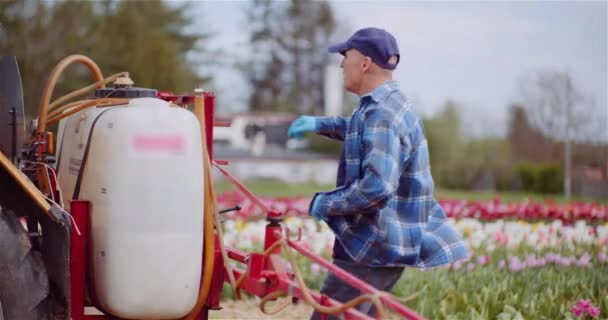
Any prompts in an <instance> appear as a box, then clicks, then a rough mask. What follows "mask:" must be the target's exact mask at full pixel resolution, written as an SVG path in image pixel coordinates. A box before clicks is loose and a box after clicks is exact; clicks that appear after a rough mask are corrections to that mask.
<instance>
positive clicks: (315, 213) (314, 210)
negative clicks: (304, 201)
mask: <svg viewBox="0 0 608 320" xmlns="http://www.w3.org/2000/svg"><path fill="white" fill-rule="evenodd" d="M320 202H321V195H320V194H317V195H316V196H315V197H314V199H312V203H311V204H310V216H311V217H313V218H315V219H317V220H327V218H326V217H324V216H323V215H322V214H321V211H320V209H321V208H320V204H319V203H320Z"/></svg>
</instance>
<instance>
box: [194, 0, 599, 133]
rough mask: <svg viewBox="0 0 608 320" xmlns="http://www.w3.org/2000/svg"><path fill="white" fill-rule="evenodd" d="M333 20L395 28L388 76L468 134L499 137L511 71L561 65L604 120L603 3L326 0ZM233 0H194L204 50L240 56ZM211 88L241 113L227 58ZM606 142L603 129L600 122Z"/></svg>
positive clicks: (513, 92) (511, 92) (341, 34)
mask: <svg viewBox="0 0 608 320" xmlns="http://www.w3.org/2000/svg"><path fill="white" fill-rule="evenodd" d="M331 4H332V6H333V8H334V14H335V16H336V18H337V20H338V22H339V24H340V29H339V31H338V33H337V35H336V40H343V39H342V38H346V37H348V35H350V34H351V33H352V32H353V31H355V30H357V29H359V28H361V27H365V26H375V27H380V28H385V29H387V30H389V31H390V32H391V33H393V34H394V35H395V37H396V38H397V41H398V43H399V46H400V50H401V54H402V60H401V63H400V65H399V67H398V69H397V70H396V72H395V74H394V76H395V78H396V79H397V80H398V81H399V82H400V83H401V84H402V88H403V90H404V91H405V92H406V94H408V95H409V96H410V97H411V98H412V99H413V100H414V101H415V103H416V105H417V109H418V111H419V112H420V113H421V114H423V115H432V114H434V113H435V112H437V111H438V110H440V109H441V106H442V105H443V104H444V103H445V101H446V100H448V99H453V100H455V101H457V102H459V103H460V104H461V105H462V106H463V110H462V111H463V112H462V117H463V120H464V122H465V127H466V129H467V131H468V133H470V134H473V135H486V134H490V135H501V134H504V133H505V131H506V121H507V118H508V115H507V107H508V105H509V104H510V103H512V102H514V101H516V100H517V96H518V95H517V93H518V91H517V85H518V80H519V79H520V78H521V76H522V75H523V74H525V73H527V72H533V71H534V70H539V69H553V70H559V71H566V72H568V73H570V75H571V76H572V78H573V80H574V83H575V85H576V86H578V88H579V89H580V90H581V91H583V92H585V93H587V94H588V95H590V96H592V98H593V99H594V100H595V104H596V111H595V112H597V113H598V116H599V119H601V121H603V126H604V128H607V127H606V126H607V124H608V101H607V100H608V91H607V90H608V89H607V88H608V80H607V79H608V65H607V60H608V54H607V37H608V34H607V15H608V8H607V2H606V1H595V2H574V1H569V2H549V1H526V2H523V1H522V2H515V1H510V2H491V1H478V2H464V1H449V2H443V1H442V2H439V1H433V2H428V1H425V2H410V1H332V2H331ZM245 7H247V3H246V2H243V1H200V2H194V4H193V7H192V11H191V13H192V14H193V15H196V16H198V17H201V19H199V20H198V22H197V23H199V24H200V26H201V28H204V29H205V30H211V31H213V32H214V33H215V34H216V36H215V37H214V39H213V43H212V44H211V47H212V48H221V49H223V50H224V51H226V52H227V53H229V55H228V57H229V59H228V60H230V58H236V59H244V58H246V56H247V50H248V49H247V36H248V30H247V24H246V20H245V14H244V10H245ZM210 72H212V73H213V74H214V76H215V83H214V90H216V92H217V94H218V99H219V106H220V108H224V111H225V112H226V111H242V110H244V108H245V107H244V106H245V105H246V98H247V96H248V92H249V88H248V86H247V83H246V82H245V80H244V79H243V78H242V77H241V76H240V74H239V73H238V72H237V71H235V70H233V69H231V68H230V67H229V65H227V66H223V67H221V68H214V69H212V70H211V71H210ZM605 138H606V140H608V129H606V137H605Z"/></svg>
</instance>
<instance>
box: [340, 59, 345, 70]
mask: <svg viewBox="0 0 608 320" xmlns="http://www.w3.org/2000/svg"><path fill="white" fill-rule="evenodd" d="M340 68H342V69H344V60H342V61H341V62H340Z"/></svg>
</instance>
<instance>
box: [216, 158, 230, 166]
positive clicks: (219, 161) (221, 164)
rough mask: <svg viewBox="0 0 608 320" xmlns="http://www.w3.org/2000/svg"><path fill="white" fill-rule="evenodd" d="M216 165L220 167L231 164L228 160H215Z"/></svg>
mask: <svg viewBox="0 0 608 320" xmlns="http://www.w3.org/2000/svg"><path fill="white" fill-rule="evenodd" d="M214 162H215V163H217V164H218V165H220V166H227V165H228V164H229V162H228V160H219V159H218V160H214Z"/></svg>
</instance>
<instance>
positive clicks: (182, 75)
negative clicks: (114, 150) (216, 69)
mask: <svg viewBox="0 0 608 320" xmlns="http://www.w3.org/2000/svg"><path fill="white" fill-rule="evenodd" d="M188 8H189V7H188V5H187V4H183V5H167V4H166V3H165V2H162V1H160V0H150V1H111V0H106V1H99V2H92V1H52V2H48V1H36V0H33V1H3V2H0V25H1V26H2V27H1V28H0V52H2V53H3V54H11V55H15V56H16V57H17V61H18V62H19V68H20V72H21V78H22V82H23V89H24V102H25V104H26V112H27V113H28V114H29V115H34V114H36V112H37V111H38V104H39V102H40V97H41V95H42V90H43V87H44V84H45V82H46V79H47V77H48V76H49V74H50V72H51V69H52V68H53V67H54V66H55V65H56V64H57V63H58V62H59V61H60V60H61V59H62V58H64V57H66V56H68V55H71V54H84V55H86V56H89V57H90V58H92V59H93V60H94V61H95V62H96V63H97V64H98V65H99V67H100V69H101V70H102V72H103V73H104V76H109V75H111V74H114V73H117V72H121V71H129V72H130V73H131V78H132V79H133V80H134V81H135V85H136V86H141V87H151V88H156V89H160V90H171V91H176V92H182V91H186V90H192V89H193V88H194V87H195V85H196V84H197V83H198V82H201V81H205V80H209V79H203V78H201V77H200V76H199V75H198V74H197V73H196V72H195V71H194V64H193V62H192V61H190V60H189V59H187V56H189V55H192V54H199V56H201V55H202V56H204V55H205V52H204V50H201V49H200V48H201V42H203V41H205V40H207V39H208V35H207V34H205V33H202V32H200V31H199V32H198V33H186V31H185V29H186V27H188V26H189V25H191V24H192V21H191V20H190V19H188V18H187V16H186V12H187V10H188ZM92 82H93V81H92V79H91V76H90V75H89V73H88V72H85V69H84V67H82V66H79V65H76V66H73V67H70V68H68V69H67V70H66V73H65V76H64V77H62V78H61V79H60V81H59V82H58V84H57V87H56V90H55V95H54V96H55V97H58V96H60V95H63V94H65V93H67V92H70V91H73V90H75V89H79V88H81V87H84V86H86V85H89V84H90V83H92Z"/></svg>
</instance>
